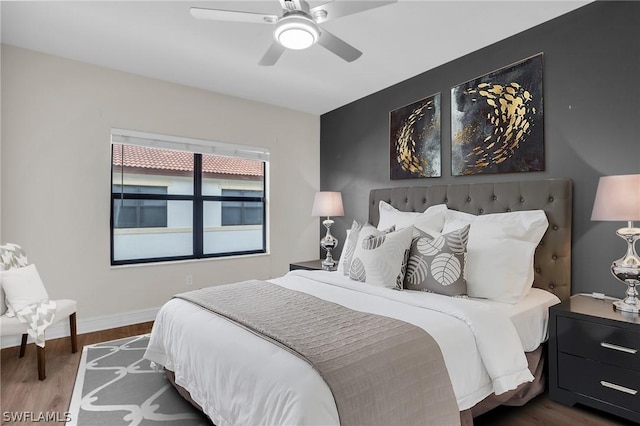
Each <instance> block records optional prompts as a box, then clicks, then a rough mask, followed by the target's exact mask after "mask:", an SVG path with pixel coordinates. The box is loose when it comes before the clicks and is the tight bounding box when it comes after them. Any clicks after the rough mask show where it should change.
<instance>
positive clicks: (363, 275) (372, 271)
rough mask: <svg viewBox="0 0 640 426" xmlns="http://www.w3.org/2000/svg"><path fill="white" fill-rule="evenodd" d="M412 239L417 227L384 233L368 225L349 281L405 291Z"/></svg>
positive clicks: (356, 251)
mask: <svg viewBox="0 0 640 426" xmlns="http://www.w3.org/2000/svg"><path fill="white" fill-rule="evenodd" d="M392 229H393V228H392ZM412 236H413V226H410V227H407V228H404V229H401V230H399V231H395V232H393V231H390V232H384V231H379V230H377V229H376V228H375V227H373V226H371V225H365V226H364V227H363V228H362V229H361V230H360V235H359V236H358V242H357V244H356V247H355V251H354V253H353V260H352V261H351V266H350V268H349V278H351V279H352V280H355V281H361V282H366V283H368V284H373V285H377V286H380V287H388V288H402V282H403V279H404V274H405V271H406V259H407V255H408V253H409V246H410V244H411V237H412Z"/></svg>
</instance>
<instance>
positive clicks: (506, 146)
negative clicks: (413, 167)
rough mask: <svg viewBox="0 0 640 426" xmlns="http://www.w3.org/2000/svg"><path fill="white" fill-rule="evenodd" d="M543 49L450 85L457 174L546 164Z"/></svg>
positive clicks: (523, 169) (528, 168) (453, 168)
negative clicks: (502, 66) (491, 70)
mask: <svg viewBox="0 0 640 426" xmlns="http://www.w3.org/2000/svg"><path fill="white" fill-rule="evenodd" d="M542 106H543V104H542V53H540V54H538V55H535V56H532V57H530V58H528V59H525V60H523V61H521V62H518V63H516V64H513V65H510V66H508V67H505V68H502V69H500V70H498V71H494V72H492V73H489V74H486V75H484V76H482V77H479V78H476V79H474V80H471V81H468V82H466V83H462V84H460V85H458V86H455V87H452V88H451V174H452V175H453V176H461V175H478V174H489V173H513V172H533V171H542V170H544V127H543V125H544V120H543V109H542Z"/></svg>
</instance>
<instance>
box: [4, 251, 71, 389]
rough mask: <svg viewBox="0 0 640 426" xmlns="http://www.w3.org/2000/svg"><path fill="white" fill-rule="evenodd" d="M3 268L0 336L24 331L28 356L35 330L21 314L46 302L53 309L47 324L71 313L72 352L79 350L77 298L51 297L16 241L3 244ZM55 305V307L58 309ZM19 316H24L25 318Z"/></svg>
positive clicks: (40, 348) (41, 354)
mask: <svg viewBox="0 0 640 426" xmlns="http://www.w3.org/2000/svg"><path fill="white" fill-rule="evenodd" d="M0 270H2V272H0V277H2V283H1V284H2V287H1V288H0V336H13V335H18V334H21V335H22V343H21V345H20V354H19V357H20V358H22V357H23V356H24V353H25V350H26V347H27V337H28V333H29V332H30V331H33V328H32V330H30V329H29V327H30V326H29V324H28V323H27V322H23V321H24V315H21V313H25V312H28V311H29V308H32V310H33V311H34V312H35V310H36V309H37V310H40V309H41V305H42V306H44V308H43V309H44V311H46V308H47V307H49V308H50V312H47V315H48V317H47V318H46V319H45V320H44V323H45V324H48V325H53V324H55V323H57V322H59V321H61V320H62V319H64V318H66V317H69V327H70V328H71V352H74V353H75V352H77V351H78V340H77V335H76V308H77V303H76V301H75V300H70V299H58V300H53V301H49V300H48V299H49V297H48V295H47V292H46V290H45V288H44V286H43V285H42V282H41V281H40V277H39V275H38V272H37V270H36V269H35V265H29V262H28V261H27V256H26V254H25V252H24V250H22V248H21V247H20V246H18V245H16V244H10V243H8V244H5V245H0ZM5 293H6V294H5ZM5 299H6V300H5ZM43 300H46V302H45V303H42V302H43ZM53 307H55V311H54V310H53ZM18 317H22V318H23V321H21V320H20V319H19V318H18ZM34 318H35V316H34ZM34 328H35V327H34ZM43 333H44V332H42V335H41V336H40V337H41V339H42V340H41V341H40V342H37V346H36V347H37V356H38V379H40V380H44V379H45V378H46V372H45V347H44V336H43Z"/></svg>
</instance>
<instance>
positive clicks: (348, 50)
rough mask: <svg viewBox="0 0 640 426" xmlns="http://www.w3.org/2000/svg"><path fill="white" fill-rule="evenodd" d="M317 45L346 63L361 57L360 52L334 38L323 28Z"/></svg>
mask: <svg viewBox="0 0 640 426" xmlns="http://www.w3.org/2000/svg"><path fill="white" fill-rule="evenodd" d="M318 44H319V45H320V46H322V47H324V48H325V49H327V50H329V51H331V52H333V53H335V54H336V55H338V56H340V57H341V58H342V59H344V60H345V61H347V62H353V61H355V60H356V59H358V58H359V57H360V56H361V55H362V52H361V51H359V50H358V49H356V48H355V47H353V46H352V45H350V44H349V43H347V42H346V41H344V40H342V39H341V38H338V37H336V36H334V35H333V34H331V33H330V32H329V31H327V30H325V29H324V28H323V29H322V30H320V38H319V39H318Z"/></svg>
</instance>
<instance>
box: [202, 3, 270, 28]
mask: <svg viewBox="0 0 640 426" xmlns="http://www.w3.org/2000/svg"><path fill="white" fill-rule="evenodd" d="M189 12H191V15H192V16H193V17H194V18H197V19H209V20H212V21H225V22H245V23H252V24H273V23H275V22H276V21H277V20H278V16H277V15H265V14H264V13H251V12H240V11H236V10H221V9H203V8H200V7H192V8H191V9H189Z"/></svg>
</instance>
